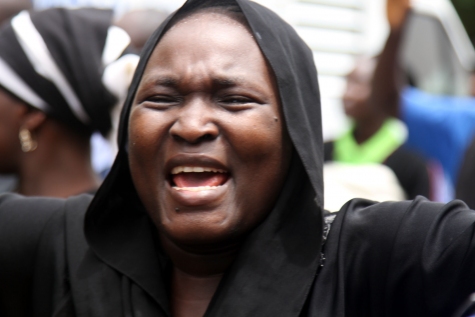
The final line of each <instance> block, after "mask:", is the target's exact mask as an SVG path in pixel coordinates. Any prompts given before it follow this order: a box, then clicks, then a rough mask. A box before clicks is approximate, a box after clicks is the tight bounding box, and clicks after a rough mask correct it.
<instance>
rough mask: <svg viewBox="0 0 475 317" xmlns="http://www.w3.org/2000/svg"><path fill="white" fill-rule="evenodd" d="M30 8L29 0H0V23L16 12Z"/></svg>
mask: <svg viewBox="0 0 475 317" xmlns="http://www.w3.org/2000/svg"><path fill="white" fill-rule="evenodd" d="M31 8H32V3H31V1H30V0H0V25H1V24H2V23H3V22H5V21H7V20H8V19H10V18H11V17H12V16H14V15H16V14H17V13H18V12H20V11H23V10H29V9H31Z"/></svg>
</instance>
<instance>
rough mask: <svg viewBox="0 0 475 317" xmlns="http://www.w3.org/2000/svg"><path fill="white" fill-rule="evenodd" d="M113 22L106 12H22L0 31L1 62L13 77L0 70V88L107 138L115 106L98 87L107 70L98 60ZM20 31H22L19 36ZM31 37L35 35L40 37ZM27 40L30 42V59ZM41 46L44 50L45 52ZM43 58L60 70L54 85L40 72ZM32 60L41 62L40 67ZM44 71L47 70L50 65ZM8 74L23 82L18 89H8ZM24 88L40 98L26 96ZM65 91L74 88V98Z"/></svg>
mask: <svg viewBox="0 0 475 317" xmlns="http://www.w3.org/2000/svg"><path fill="white" fill-rule="evenodd" d="M15 23H16V24H15ZM30 23H31V24H30ZM111 23H112V11H110V10H99V9H92V8H84V9H77V10H67V9H61V8H55V9H48V10H44V11H40V12H31V13H29V12H27V11H23V12H21V13H20V14H19V15H18V16H16V17H14V18H13V19H12V21H11V22H9V23H7V24H6V25H4V26H3V28H2V30H1V31H0V59H1V60H2V61H1V62H2V63H5V64H6V65H7V66H8V67H9V68H10V70H11V71H12V73H13V74H10V72H6V71H4V70H2V73H1V74H0V86H2V87H3V88H4V89H6V90H7V91H9V92H10V93H12V94H14V95H16V96H17V97H18V98H20V99H22V100H23V101H24V102H26V103H27V104H29V105H30V106H33V107H36V108H39V109H40V110H43V111H45V112H46V113H47V114H48V115H50V116H52V117H54V118H56V119H58V120H59V121H60V122H63V123H65V124H67V125H69V126H71V127H72V128H75V129H76V130H78V131H80V132H83V133H91V132H93V131H99V132H101V133H102V134H103V135H106V134H107V133H108V132H109V130H110V128H111V118H110V110H111V108H112V107H113V106H114V105H115V103H116V102H117V99H116V97H114V95H113V94H111V93H110V92H109V91H108V90H107V88H106V87H105V86H104V84H103V83H102V75H103V72H104V69H105V66H106V65H104V63H103V59H102V56H103V51H104V48H105V45H106V39H107V36H108V31H109V28H110V26H111ZM15 26H16V28H15ZM19 30H24V32H22V33H21V34H23V35H24V37H23V38H22V37H21V35H19ZM20 32H21V31H20ZM35 34H39V39H38V37H37V36H35ZM22 41H23V42H22ZM25 42H26V43H29V44H32V50H33V51H34V53H33V54H32V55H29V52H28V48H27V46H25ZM41 42H44V44H45V46H46V50H47V53H46V54H43V53H44V52H43V50H42V44H41ZM22 43H23V44H22ZM119 49H120V48H119ZM122 50H123V49H122ZM120 53H121V52H119V56H120ZM45 55H49V56H50V57H51V59H52V60H53V63H55V64H56V66H57V68H58V69H59V74H58V73H56V74H55V76H53V77H54V78H55V79H56V80H57V81H55V80H53V79H52V78H51V77H52V76H51V74H47V75H45V73H44V72H43V71H42V69H41V64H44V63H45V61H44V59H45ZM32 56H33V57H32ZM32 58H33V60H37V61H39V62H38V64H39V66H38V65H35V63H34V62H33V61H32ZM46 68H47V69H51V67H49V65H46ZM12 76H14V77H15V76H17V77H19V78H20V79H21V81H23V84H22V85H20V86H21V87H20V88H18V86H19V85H13V86H12V82H13V81H12ZM64 85H67V86H69V88H64ZM25 86H26V89H29V90H31V91H32V92H33V94H35V95H36V97H39V99H38V98H34V97H31V96H29V95H30V94H25V93H24V90H23V89H24V88H23V87H25ZM62 89H63V90H62ZM64 89H66V90H68V89H69V91H70V90H72V94H67V93H65V90H64ZM65 94H67V95H68V96H70V95H74V96H73V97H66V95H65ZM69 98H73V99H74V100H72V99H69ZM74 101H76V102H74ZM77 101H78V102H77ZM75 109H76V110H75Z"/></svg>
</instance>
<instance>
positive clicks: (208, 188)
mask: <svg viewBox="0 0 475 317" xmlns="http://www.w3.org/2000/svg"><path fill="white" fill-rule="evenodd" d="M218 187H219V186H199V187H173V188H174V189H176V190H187V191H192V192H199V191H203V190H210V189H216V188H218Z"/></svg>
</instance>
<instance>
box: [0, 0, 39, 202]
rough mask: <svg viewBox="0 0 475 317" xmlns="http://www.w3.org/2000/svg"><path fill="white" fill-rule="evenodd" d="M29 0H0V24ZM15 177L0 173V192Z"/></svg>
mask: <svg viewBox="0 0 475 317" xmlns="http://www.w3.org/2000/svg"><path fill="white" fill-rule="evenodd" d="M31 7H32V3H31V1H30V0H0V26H1V25H2V24H3V23H4V22H6V21H7V20H8V19H10V18H11V17H12V16H14V15H16V14H17V13H18V12H20V11H22V10H28V9H31ZM14 184H15V177H13V176H4V175H0V193H1V192H3V191H6V190H8V189H10V188H13V186H14Z"/></svg>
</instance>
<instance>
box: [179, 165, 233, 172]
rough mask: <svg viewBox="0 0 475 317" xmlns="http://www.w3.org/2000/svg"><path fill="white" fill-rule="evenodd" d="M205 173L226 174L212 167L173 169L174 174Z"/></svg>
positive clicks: (181, 167) (180, 167)
mask: <svg viewBox="0 0 475 317" xmlns="http://www.w3.org/2000/svg"><path fill="white" fill-rule="evenodd" d="M203 172H213V173H226V171H225V170H221V169H217V168H211V167H198V166H193V167H192V166H177V167H175V168H173V169H172V174H179V173H203Z"/></svg>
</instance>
